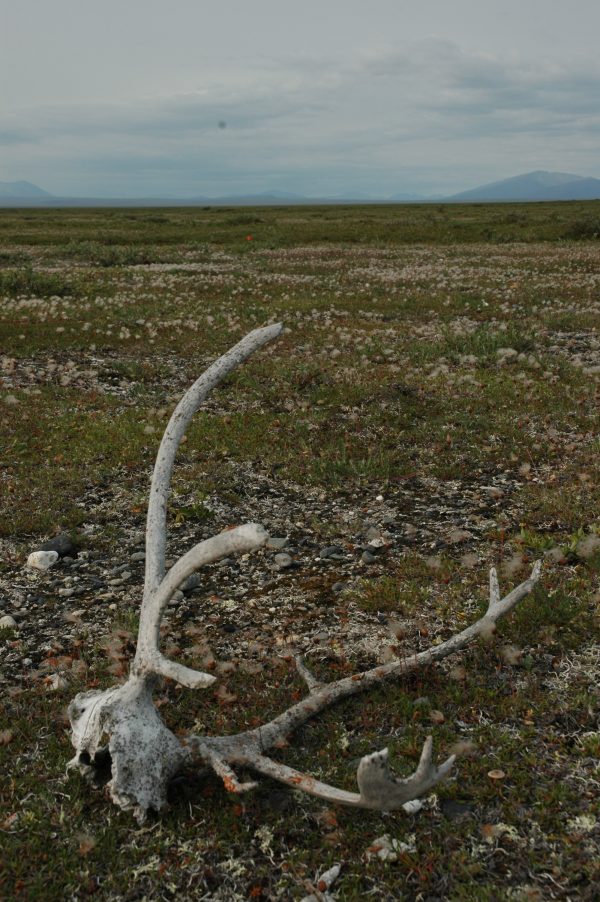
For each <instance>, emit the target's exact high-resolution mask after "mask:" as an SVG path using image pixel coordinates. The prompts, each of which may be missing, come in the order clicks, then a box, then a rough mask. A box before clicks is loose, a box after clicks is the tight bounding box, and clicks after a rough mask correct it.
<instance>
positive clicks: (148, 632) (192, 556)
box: [132, 523, 268, 689]
mask: <svg viewBox="0 0 600 902" xmlns="http://www.w3.org/2000/svg"><path fill="white" fill-rule="evenodd" d="M267 538H268V533H267V532H266V530H264V529H263V527H262V526H259V525H258V524H257V523H247V524H246V525H245V526H238V527H237V528H236V529H229V530H226V531H225V532H222V533H220V534H219V535H217V536H212V538H210V539H206V541H204V542H200V543H199V544H198V545H195V546H194V548H192V549H191V550H190V551H188V552H187V554H184V555H183V557H181V558H179V560H178V561H177V563H176V564H175V565H174V566H173V567H171V569H170V570H169V572H168V573H167V575H166V576H165V577H164V579H163V580H162V582H161V583H160V585H159V587H158V588H157V590H156V591H155V592H154V593H153V595H152V596H151V605H148V608H147V611H146V618H145V620H144V623H143V624H142V622H141V619H140V630H139V636H138V644H137V650H136V655H135V660H134V663H133V667H132V671H133V672H134V673H142V672H143V671H148V670H149V671H151V672H154V673H157V674H161V675H162V676H166V677H170V678H171V679H175V680H177V681H178V682H179V683H181V684H182V685H183V686H187V687H188V688H189V689H198V688H200V687H204V686H210V685H211V683H214V681H215V677H214V676H212V675H210V674H207V673H202V672H201V671H196V670H191V669H190V668H189V667H184V666H183V665H182V664H177V663H175V662H174V661H169V660H167V659H166V658H165V657H164V656H163V655H162V654H161V653H160V651H159V649H158V643H159V631H160V621H161V618H162V614H163V611H164V609H165V606H166V605H167V603H168V601H169V599H170V598H171V596H172V595H173V592H175V591H176V589H177V588H178V587H179V586H180V585H181V584H182V582H183V581H184V580H185V579H186V578H187V577H188V576H189V575H190V574H191V573H193V572H194V571H195V570H197V569H198V568H199V567H202V566H204V565H206V564H210V563H212V562H213V561H217V560H219V559H220V558H223V557H227V556H228V555H230V554H233V553H235V552H238V553H239V552H246V551H253V550H254V549H256V548H259V547H260V546H261V545H263V544H264V543H265V542H266V540H267Z"/></svg>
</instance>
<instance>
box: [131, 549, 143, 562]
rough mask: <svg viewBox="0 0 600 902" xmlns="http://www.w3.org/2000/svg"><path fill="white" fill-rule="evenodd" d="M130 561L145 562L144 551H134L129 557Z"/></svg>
mask: <svg viewBox="0 0 600 902" xmlns="http://www.w3.org/2000/svg"><path fill="white" fill-rule="evenodd" d="M129 560H130V561H145V560H146V552H145V551H134V552H133V554H130V555H129Z"/></svg>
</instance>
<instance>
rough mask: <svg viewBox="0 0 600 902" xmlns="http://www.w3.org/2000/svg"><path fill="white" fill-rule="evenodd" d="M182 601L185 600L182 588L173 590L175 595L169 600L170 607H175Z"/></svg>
mask: <svg viewBox="0 0 600 902" xmlns="http://www.w3.org/2000/svg"><path fill="white" fill-rule="evenodd" d="M181 601H183V592H182V591H181V590H180V589H178V590H177V591H176V592H173V595H172V596H171V599H170V601H169V607H170V608H174V607H176V606H177V605H178V604H179V603H180V602H181Z"/></svg>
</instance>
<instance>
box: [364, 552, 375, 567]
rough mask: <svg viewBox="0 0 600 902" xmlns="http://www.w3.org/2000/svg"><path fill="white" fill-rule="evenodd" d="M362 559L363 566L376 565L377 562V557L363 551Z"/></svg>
mask: <svg viewBox="0 0 600 902" xmlns="http://www.w3.org/2000/svg"><path fill="white" fill-rule="evenodd" d="M360 559H361V561H362V562H363V564H374V563H375V562H376V561H377V555H376V554H373V553H372V552H371V551H363V553H362V554H361V556H360Z"/></svg>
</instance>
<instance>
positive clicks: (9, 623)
mask: <svg viewBox="0 0 600 902" xmlns="http://www.w3.org/2000/svg"><path fill="white" fill-rule="evenodd" d="M16 625H17V621H16V620H15V618H14V617H11V616H10V614H5V615H4V617H0V630H14V628H15V627H16Z"/></svg>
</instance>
